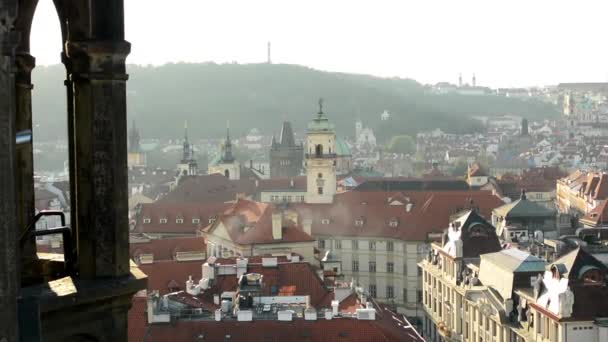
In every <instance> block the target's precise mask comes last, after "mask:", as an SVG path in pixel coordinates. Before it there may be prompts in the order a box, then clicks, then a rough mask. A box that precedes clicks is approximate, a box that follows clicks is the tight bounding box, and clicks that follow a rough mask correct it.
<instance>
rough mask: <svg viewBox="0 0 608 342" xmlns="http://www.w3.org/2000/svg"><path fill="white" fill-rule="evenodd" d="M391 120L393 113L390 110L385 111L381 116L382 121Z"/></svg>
mask: <svg viewBox="0 0 608 342" xmlns="http://www.w3.org/2000/svg"><path fill="white" fill-rule="evenodd" d="M390 118H391V113H389V112H388V110H386V109H385V110H384V112H382V114H380V120H381V121H388V120H389V119H390Z"/></svg>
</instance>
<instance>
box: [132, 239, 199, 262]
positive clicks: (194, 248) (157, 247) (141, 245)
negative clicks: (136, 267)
mask: <svg viewBox="0 0 608 342" xmlns="http://www.w3.org/2000/svg"><path fill="white" fill-rule="evenodd" d="M129 249H130V254H131V258H132V259H138V257H139V256H140V255H142V254H148V255H152V256H153V258H154V259H153V260H154V261H161V260H175V258H176V256H177V254H178V253H184V252H189V253H202V254H204V253H205V239H204V238H202V237H179V238H171V239H145V240H142V241H140V242H134V241H131V243H130V244H129Z"/></svg>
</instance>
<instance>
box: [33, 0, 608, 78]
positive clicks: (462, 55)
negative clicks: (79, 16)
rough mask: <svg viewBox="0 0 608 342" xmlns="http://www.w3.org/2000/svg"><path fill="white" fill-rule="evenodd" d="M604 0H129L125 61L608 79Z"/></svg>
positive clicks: (44, 12) (50, 43)
mask: <svg viewBox="0 0 608 342" xmlns="http://www.w3.org/2000/svg"><path fill="white" fill-rule="evenodd" d="M51 3H52V2H51V0H40V3H39V5H38V11H37V13H36V17H35V19H34V27H33V32H32V50H33V51H32V54H33V55H34V56H35V57H36V58H37V63H38V65H44V64H55V63H59V52H60V47H61V46H60V32H59V25H58V22H57V17H56V15H55V13H54V8H53V7H52V4H51ZM607 13H608V1H606V0H594V1H591V0H570V1H561V0H500V1H498V0H480V1H472V0H471V1H470V0H445V1H439V0H417V1H408V0H396V1H383V0H373V1H372V0H368V1H357V0H345V1H342V0H306V1H304V0H302V1H290V0H276V1H274V0H273V1H270V0H268V1H264V0H240V1H235V0H214V1H211V0H170V1H169V0H125V17H126V36H127V40H129V41H130V42H131V43H132V52H131V54H130V55H129V58H128V63H136V64H154V65H158V64H164V63H166V62H178V61H187V62H204V61H215V62H218V63H223V62H232V61H237V62H239V63H255V62H261V61H265V60H266V43H267V41H271V42H272V60H273V62H275V63H291V64H302V65H307V66H310V67H313V68H316V69H322V70H331V71H345V72H357V73H366V74H373V75H379V76H390V77H392V76H399V77H410V78H414V79H416V80H418V81H420V82H424V83H435V82H438V81H450V82H454V83H456V82H457V79H458V74H459V73H460V72H462V74H463V78H464V79H465V81H468V80H470V78H471V76H472V74H473V73H475V74H476V76H477V81H478V84H481V85H489V86H528V85H543V84H555V83H558V82H575V81H588V82H591V81H606V80H608V44H607V39H606V37H607V35H608V29H607V26H606V20H607V17H606V16H607Z"/></svg>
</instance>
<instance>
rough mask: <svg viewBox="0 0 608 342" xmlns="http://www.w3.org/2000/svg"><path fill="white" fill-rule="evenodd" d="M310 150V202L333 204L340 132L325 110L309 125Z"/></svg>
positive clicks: (307, 157)
mask: <svg viewBox="0 0 608 342" xmlns="http://www.w3.org/2000/svg"><path fill="white" fill-rule="evenodd" d="M306 140H307V153H306V183H307V192H306V202H307V203H332V202H333V198H334V195H335V194H336V184H337V182H336V163H337V159H336V132H335V130H334V125H333V124H332V123H330V122H329V119H328V118H327V116H326V115H325V113H324V112H323V100H322V99H321V100H319V112H318V113H317V116H316V117H315V118H314V119H313V120H312V121H311V122H310V123H309V124H308V133H307V138H306Z"/></svg>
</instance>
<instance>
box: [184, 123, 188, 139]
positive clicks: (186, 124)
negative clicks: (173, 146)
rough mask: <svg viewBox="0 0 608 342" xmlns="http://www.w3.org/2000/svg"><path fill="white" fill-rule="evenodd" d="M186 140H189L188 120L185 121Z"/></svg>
mask: <svg viewBox="0 0 608 342" xmlns="http://www.w3.org/2000/svg"><path fill="white" fill-rule="evenodd" d="M184 141H188V121H187V120H186V121H184Z"/></svg>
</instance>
